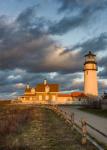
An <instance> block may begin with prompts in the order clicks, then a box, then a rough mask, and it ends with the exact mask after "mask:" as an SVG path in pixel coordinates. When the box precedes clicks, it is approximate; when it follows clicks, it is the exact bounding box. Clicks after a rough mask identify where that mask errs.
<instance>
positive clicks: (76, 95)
mask: <svg viewBox="0 0 107 150" xmlns="http://www.w3.org/2000/svg"><path fill="white" fill-rule="evenodd" d="M71 97H86V95H85V94H84V93H82V92H72V93H71Z"/></svg>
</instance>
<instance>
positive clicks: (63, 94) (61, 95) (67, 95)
mask: <svg viewBox="0 0 107 150" xmlns="http://www.w3.org/2000/svg"><path fill="white" fill-rule="evenodd" d="M58 96H59V97H71V94H65V93H59V94H58Z"/></svg>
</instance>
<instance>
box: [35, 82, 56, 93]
mask: <svg viewBox="0 0 107 150" xmlns="http://www.w3.org/2000/svg"><path fill="white" fill-rule="evenodd" d="M47 85H48V86H49V92H59V84H46V85H45V84H43V83H42V84H37V86H36V92H45V87H46V86H47Z"/></svg>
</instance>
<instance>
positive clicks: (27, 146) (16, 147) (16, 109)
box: [0, 106, 96, 150]
mask: <svg viewBox="0 0 107 150" xmlns="http://www.w3.org/2000/svg"><path fill="white" fill-rule="evenodd" d="M13 113H14V115H15V116H16V118H14V117H13V118H12V119H13V120H11V122H13V123H11V122H9V119H11V115H13ZM24 114H26V115H24ZM3 115H4V117H5V116H6V118H7V119H6V120H8V121H7V122H9V123H10V124H7V126H8V130H9V131H10V132H7V130H5V128H6V127H5V128H3V129H2V132H0V150H79V149H81V150H96V148H95V147H94V146H93V145H92V144H91V143H89V142H88V143H87V145H86V146H82V145H81V135H80V134H79V133H78V132H77V131H76V130H74V129H72V128H71V127H70V126H69V125H67V124H66V123H65V121H64V119H61V118H60V117H59V116H57V115H56V113H54V112H53V111H51V110H49V109H47V108H41V107H34V106H10V107H9V106H8V107H7V108H6V107H5V108H4V109H3V108H2V111H0V117H1V116H2V117H3ZM22 116H26V117H22ZM26 118H27V119H26ZM2 121H4V120H2ZM4 122H5V121H4ZM14 124H15V125H16V128H15V129H14V130H12V129H13V128H12V129H11V126H14ZM0 128H1V126H0ZM3 130H4V133H5V134H3Z"/></svg>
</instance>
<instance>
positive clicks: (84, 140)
mask: <svg viewBox="0 0 107 150" xmlns="http://www.w3.org/2000/svg"><path fill="white" fill-rule="evenodd" d="M81 125H82V141H81V142H82V144H83V145H85V144H87V123H86V121H85V120H84V119H82V120H81Z"/></svg>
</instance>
